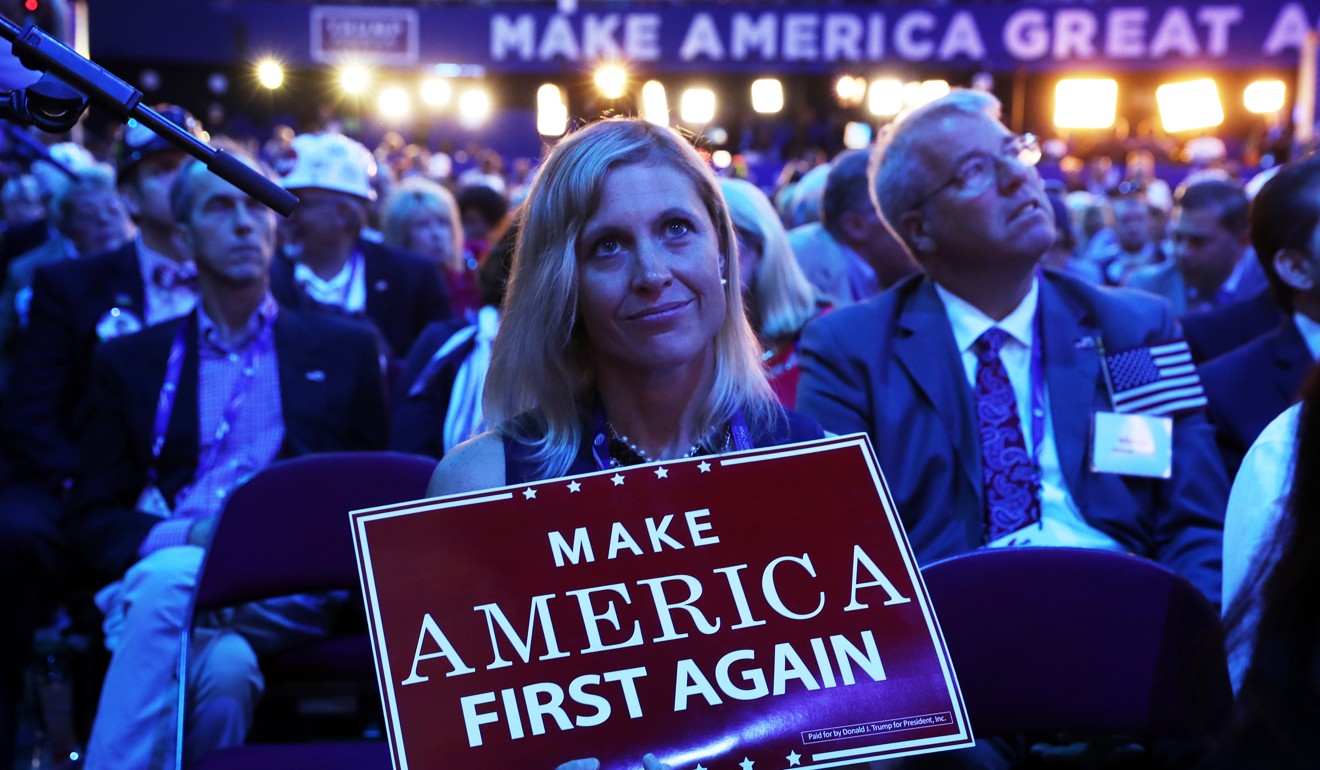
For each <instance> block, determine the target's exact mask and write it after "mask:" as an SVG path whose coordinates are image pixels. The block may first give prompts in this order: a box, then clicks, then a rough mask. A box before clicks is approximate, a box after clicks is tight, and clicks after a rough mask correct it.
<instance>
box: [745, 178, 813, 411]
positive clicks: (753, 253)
mask: <svg viewBox="0 0 1320 770" xmlns="http://www.w3.org/2000/svg"><path fill="white" fill-rule="evenodd" d="M720 192H721V193H722V194H723V195H724V200H725V201H726V204H727V205H728V207H729V216H730V217H731V218H732V219H733V232H734V234H735V235H736V236H737V241H736V244H737V247H738V248H737V250H736V253H737V257H738V280H739V283H741V284H742V293H743V303H744V304H745V305H746V311H747V320H748V321H750V322H751V324H752V328H753V329H754V330H755V331H756V336H757V338H758V339H759V340H760V341H761V346H762V347H763V348H765V353H763V354H762V356H761V360H762V361H764V362H765V369H766V376H767V377H768V378H769V379H770V387H771V388H773V389H774V392H775V397H776V398H778V399H779V403H781V404H783V405H784V406H786V407H788V408H789V409H792V408H793V406H794V405H795V404H796V402H797V383H798V376H799V371H798V354H797V345H798V339H799V338H800V337H801V336H802V329H803V327H805V326H806V325H807V322H808V321H810V320H811V319H813V318H815V317H816V316H817V315H820V313H821V312H823V311H824V310H826V309H827V308H829V301H828V300H826V299H825V298H824V297H822V296H820V295H819V293H818V292H817V291H816V287H815V286H812V285H811V282H810V281H808V280H807V277H806V275H804V274H803V272H802V268H801V267H800V266H799V265H798V262H797V258H796V257H795V256H793V249H792V247H790V246H789V244H788V233H787V232H785V230H784V226H783V225H782V224H781V223H780V221H779V215H778V214H777V213H776V212H775V209H774V205H773V204H771V203H770V199H769V198H766V197H765V193H763V192H761V190H760V188H758V187H757V186H756V185H754V184H752V183H751V182H748V181H746V180H744V179H721V180H720Z"/></svg>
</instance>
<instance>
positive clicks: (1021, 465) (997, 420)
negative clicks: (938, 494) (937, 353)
mask: <svg viewBox="0 0 1320 770" xmlns="http://www.w3.org/2000/svg"><path fill="white" fill-rule="evenodd" d="M1007 340H1008V332H1006V331H1004V330H1003V329H1000V328H998V327H991V328H990V329H988V330H987V331H986V332H985V334H982V335H981V336H980V338H978V339H977V340H976V344H975V345H974V346H973V350H974V351H975V352H976V359H977V366H976V423H977V428H978V430H979V432H980V435H981V484H982V490H981V491H982V497H983V499H984V503H985V521H984V534H985V541H986V542H987V543H989V542H992V541H994V540H997V539H999V538H1001V537H1003V536H1004V535H1008V534H1012V533H1013V532H1016V531H1018V530H1019V529H1022V528H1023V527H1027V526H1030V525H1031V524H1035V523H1037V522H1039V521H1040V498H1039V496H1038V495H1037V494H1036V493H1037V491H1038V490H1039V483H1038V482H1037V480H1036V474H1035V472H1034V470H1033V468H1032V461H1031V455H1030V454H1029V453H1028V452H1027V442H1026V440H1025V438H1024V437H1023V435H1022V422H1021V420H1019V419H1018V409H1017V398H1016V397H1015V396H1014V395H1013V385H1012V383H1010V382H1009V380H1008V370H1007V369H1005V368H1004V362H1003V361H1001V360H1000V359H999V350H1000V349H1001V348H1002V347H1003V346H1004V342H1006V341H1007Z"/></svg>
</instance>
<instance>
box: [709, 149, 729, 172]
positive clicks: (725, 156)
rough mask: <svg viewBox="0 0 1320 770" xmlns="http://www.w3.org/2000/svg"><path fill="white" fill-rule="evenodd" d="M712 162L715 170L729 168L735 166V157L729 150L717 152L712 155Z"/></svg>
mask: <svg viewBox="0 0 1320 770" xmlns="http://www.w3.org/2000/svg"><path fill="white" fill-rule="evenodd" d="M710 162H711V163H713V164H714V165H715V168H728V167H729V166H732V165H733V156H732V155H730V154H729V151H728V150H716V151H715V152H712V153H711V154H710Z"/></svg>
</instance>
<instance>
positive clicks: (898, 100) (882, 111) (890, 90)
mask: <svg viewBox="0 0 1320 770" xmlns="http://www.w3.org/2000/svg"><path fill="white" fill-rule="evenodd" d="M866 107H867V109H869V110H870V111H871V114H872V115H876V116H878V117H882V118H892V117H893V116H895V115H897V114H898V113H899V112H901V111H902V110H903V82H902V81H900V80H895V79H893V78H880V79H878V80H872V81H871V90H870V92H869V93H868V94H867V98H866Z"/></svg>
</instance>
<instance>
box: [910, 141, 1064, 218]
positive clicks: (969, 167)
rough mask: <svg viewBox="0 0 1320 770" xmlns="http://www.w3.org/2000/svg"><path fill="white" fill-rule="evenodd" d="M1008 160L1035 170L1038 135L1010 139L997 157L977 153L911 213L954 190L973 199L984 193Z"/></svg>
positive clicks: (914, 206) (1038, 154)
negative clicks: (958, 190)
mask: <svg viewBox="0 0 1320 770" xmlns="http://www.w3.org/2000/svg"><path fill="white" fill-rule="evenodd" d="M1009 158H1013V159H1015V160H1017V162H1018V163H1021V164H1022V165H1024V166H1028V167H1034V166H1035V165H1036V164H1037V163H1039V162H1040V142H1039V140H1037V139H1036V135H1035V134H1021V135H1019V136H1010V137H1008V138H1007V139H1006V140H1004V146H1003V148H1001V149H1000V150H999V154H998V155H995V154H992V153H988V152H974V153H972V154H970V155H968V156H967V157H966V158H964V159H963V161H962V163H961V165H959V166H958V170H957V171H955V172H954V174H953V177H952V178H950V179H949V180H948V181H947V182H945V183H944V184H942V185H940V186H939V187H936V188H935V189H934V190H931V191H930V192H928V193H926V194H925V195H923V196H922V197H921V200H919V201H917V202H916V203H914V204H912V207H911V209H909V210H915V209H919V208H921V207H922V206H925V205H926V203H928V202H929V201H930V199H931V198H934V197H935V196H936V195H939V194H940V193H942V192H944V191H945V190H947V189H949V188H950V187H954V186H957V187H959V188H960V189H962V190H964V191H965V192H968V193H971V194H973V195H977V194H980V193H982V192H985V191H986V190H988V189H990V186H991V185H993V184H995V183H996V182H997V181H998V180H999V164H1000V163H1001V162H1006V161H1007V160H1008V159H1009Z"/></svg>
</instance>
